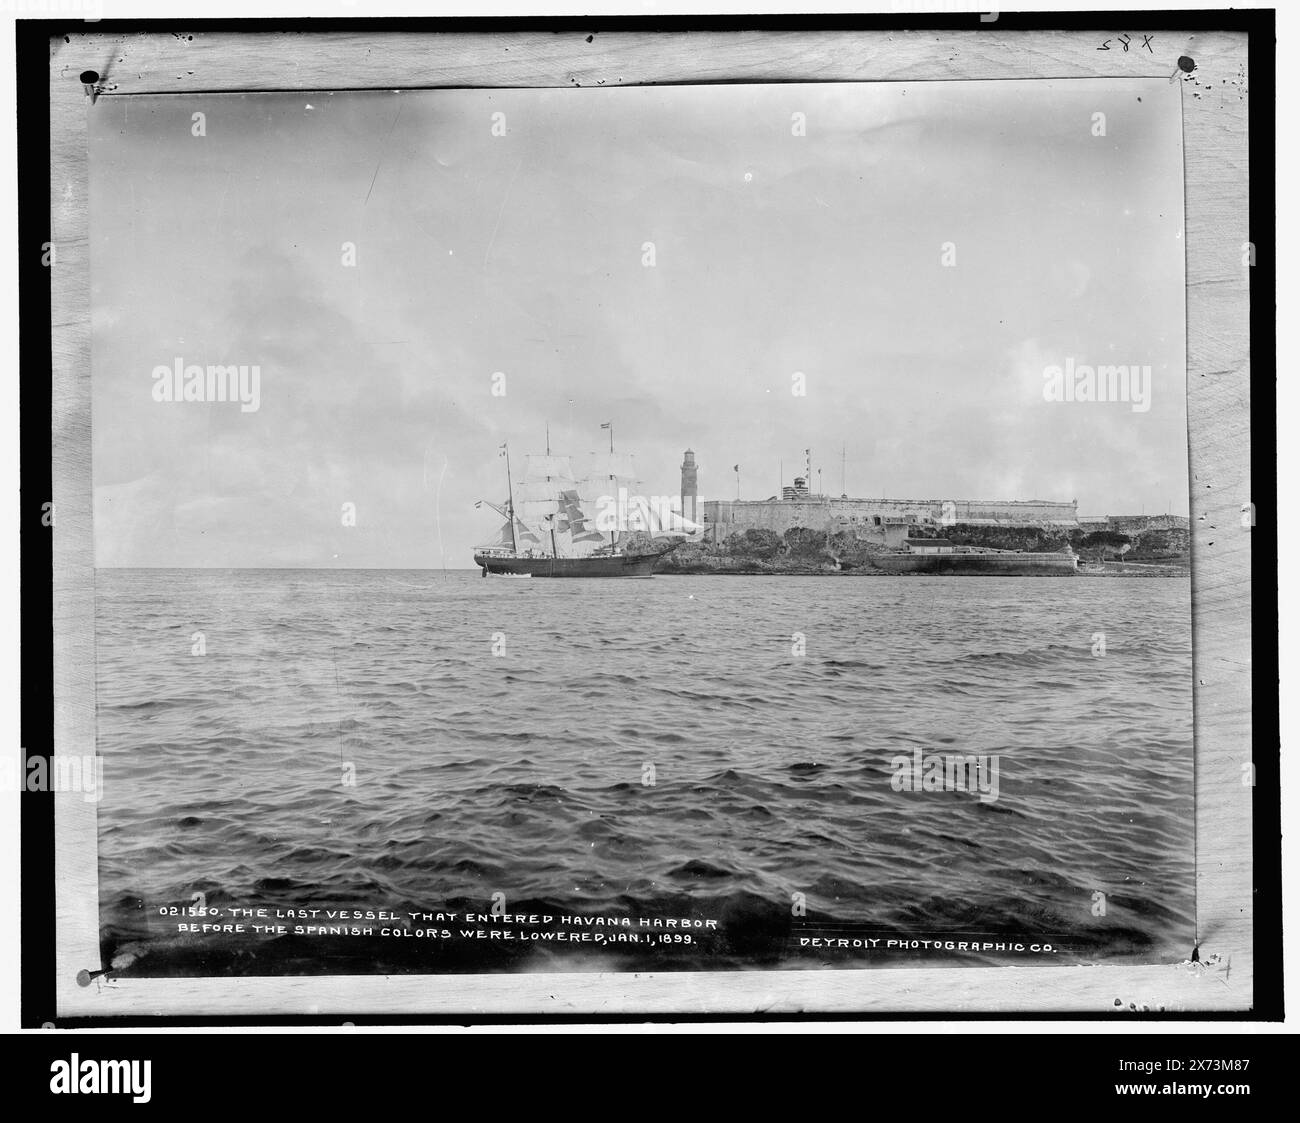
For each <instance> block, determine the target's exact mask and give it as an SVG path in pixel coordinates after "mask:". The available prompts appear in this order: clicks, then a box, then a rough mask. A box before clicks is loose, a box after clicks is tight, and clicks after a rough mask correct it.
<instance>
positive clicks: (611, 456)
mask: <svg viewBox="0 0 1300 1123" xmlns="http://www.w3.org/2000/svg"><path fill="white" fill-rule="evenodd" d="M601 428H602V429H608V430H609V459H610V462H609V466H610V467H611V468H613V467H614V422H613V421H612V420H611V421H606V422H605V423H604V424H602V425H601ZM609 478H610V479H611V480H613V481H614V484H615V488H614V491H615V496H614V498H615V501H616V502H617V500H618V494H617V493H618V487H617V484H618V478H617V477H616V476H614V475H613V474H611V475H610V477H609ZM616 533H617V532H616V531H613V530H611V531H610V532H609V548H610V551H611V552H612V551H614V550H615V549H617V546H616V545H615V543H614V538H615V535H616Z"/></svg>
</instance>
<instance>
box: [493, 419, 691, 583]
mask: <svg viewBox="0 0 1300 1123" xmlns="http://www.w3.org/2000/svg"><path fill="white" fill-rule="evenodd" d="M601 428H602V429H609V431H610V436H609V452H608V453H603V452H601V453H592V454H591V455H590V456H589V457H588V458H587V460H586V462H585V463H583V464H581V465H580V466H579V467H578V468H575V466H574V464H573V458H572V457H570V456H559V455H555V454H553V453H552V452H551V448H550V436H549V433H548V435H547V442H546V453H545V454H544V455H542V454H530V455H529V456H527V458H526V460H525V467H524V473H523V478H522V479H521V480H519V481H515V480H514V478H513V475H512V473H511V470H510V449H509V447H508V443H507V444H503V445H502V446H501V455H502V456H503V457H504V458H505V462H506V493H507V498H506V501H505V503H504V504H498V503H493V502H491V501H489V500H486V499H480V500H479V502H478V504H476V506H487V507H490V508H491V509H492V510H494V511H496V512H497V514H499V515H500V516H501V517H502V519H504V520H505V521H504V523H503V525H502V527H501V530H500V532H499V533H498V535H497V537H496V540H495V541H493V542H491V543H490V544H488V545H485V546H479V547H478V548H477V549H475V551H474V562H475V564H477V565H478V566H479V567H480V568H481V569H482V571H483V576H484V577H487V576H488V575H489V574H491V575H494V576H501V577H649V576H651V575H652V574H653V572H654V566H655V562H657V561H658V560H659V559H660V558H661V557H663V556H664V555H665V554H667V553H670V552H671V551H673V550H675V549H676V548H677V547H678V546H680V545H681V544H682V542H683V541H685V539H686V536H688V535H690V534H693V533H695V532H697V531H699V530H700V529H701V528H700V526H699V525H698V524H697V523H695V522H693V521H691V520H690V519H687V518H685V517H683V516H682V514H681V513H680V511H679V510H674V509H672V508H671V507H668V508H666V507H665V505H664V504H662V503H654V502H651V501H649V500H647V499H646V498H645V497H644V496H641V495H639V494H637V487H638V484H639V482H640V481H638V480H637V478H636V465H635V462H634V458H633V457H632V456H630V455H627V454H618V453H615V452H614V431H613V426H612V424H605V425H602V426H601Z"/></svg>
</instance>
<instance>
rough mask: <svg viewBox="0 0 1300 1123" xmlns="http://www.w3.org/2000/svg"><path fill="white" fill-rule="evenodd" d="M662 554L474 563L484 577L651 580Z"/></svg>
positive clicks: (500, 559)
mask: <svg viewBox="0 0 1300 1123" xmlns="http://www.w3.org/2000/svg"><path fill="white" fill-rule="evenodd" d="M663 553H667V551H666V550H665V551H663ZM663 553H658V554H638V555H636V556H623V555H620V556H615V557H592V558H510V557H493V556H491V555H484V554H475V555H474V561H475V562H477V563H478V566H479V568H480V569H481V570H482V571H483V576H484V577H487V576H489V575H494V576H509V577H650V576H652V575H653V573H654V567H655V562H657V561H658V560H659V559H660V558H661V557H662V556H663Z"/></svg>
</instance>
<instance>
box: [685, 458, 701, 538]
mask: <svg viewBox="0 0 1300 1123" xmlns="http://www.w3.org/2000/svg"><path fill="white" fill-rule="evenodd" d="M698 499H699V488H698V486H697V485H696V483H695V453H693V452H692V451H691V450H690V449H689V448H688V449H687V450H686V455H685V456H684V457H683V458H682V515H683V517H685V518H688V519H690V520H691V522H699V521H700V520H699V518H698V516H697V515H696V513H695V506H696V503H697V501H698Z"/></svg>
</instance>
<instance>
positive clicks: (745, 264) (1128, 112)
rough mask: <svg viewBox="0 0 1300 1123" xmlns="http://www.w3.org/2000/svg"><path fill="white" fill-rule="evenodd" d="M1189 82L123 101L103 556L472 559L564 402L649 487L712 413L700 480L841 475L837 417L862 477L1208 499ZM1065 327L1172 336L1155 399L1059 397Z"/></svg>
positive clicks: (97, 197)
mask: <svg viewBox="0 0 1300 1123" xmlns="http://www.w3.org/2000/svg"><path fill="white" fill-rule="evenodd" d="M1178 95H1179V87H1178V86H1177V85H1176V84H1174V85H1171V84H1170V83H1168V82H1166V81H1164V80H1162V79H1158V80H1142V81H1115V82H1112V81H1108V80H1073V81H1059V82H1054V83H1048V82H1013V81H1006V82H952V83H946V82H928V83H915V84H902V83H888V84H875V85H772V86H715V87H690V86H682V87H662V88H640V89H638V88H618V89H610V88H599V89H559V90H540V91H539V90H498V91H487V90H479V91H423V92H406V93H396V92H394V93H386V92H364V93H347V94H317V95H311V96H307V97H304V96H302V95H299V94H292V95H290V94H269V95H268V94H258V95H203V96H198V95H193V96H191V95H186V96H158V97H122V98H105V99H102V100H101V101H100V102H99V103H98V104H97V105H96V106H95V109H94V112H93V113H91V114H90V115H89V116H90V122H91V187H92V201H91V206H92V209H91V231H92V240H93V244H92V283H93V300H94V348H93V359H94V361H93V383H94V418H93V423H94V484H95V545H96V560H97V564H99V565H101V566H123V565H125V566H141V565H177V566H190V565H199V566H202V565H209V566H399V567H424V566H429V567H440V566H442V565H444V564H445V565H447V566H448V567H452V568H460V567H469V566H471V565H472V564H473V562H472V558H471V552H472V548H473V546H474V544H475V543H477V542H483V541H487V540H489V539H490V538H491V537H492V536H493V535H494V534H495V532H496V529H497V522H498V520H497V519H496V517H495V516H494V515H492V514H491V513H490V512H488V511H486V509H484V510H479V511H476V510H475V509H474V506H473V504H474V501H475V500H476V499H478V498H489V499H493V500H499V499H500V498H502V497H503V495H504V490H505V488H504V476H503V472H502V462H501V461H500V460H499V459H497V448H498V446H499V445H500V444H501V442H502V441H504V440H509V441H510V447H511V451H512V456H517V457H518V458H519V460H520V461H521V460H522V455H523V454H524V453H525V452H527V451H538V452H540V451H542V449H543V445H544V440H545V430H544V426H545V424H546V423H547V422H549V424H550V432H551V444H552V447H553V448H554V449H555V450H557V451H567V452H573V453H575V454H583V453H586V452H588V451H591V450H595V449H598V448H601V447H603V442H604V440H605V438H606V434H605V433H604V432H602V431H601V430H600V428H599V426H600V423H601V422H602V421H606V420H611V419H612V420H613V422H614V427H615V434H616V440H617V444H618V447H619V450H620V451H628V452H633V453H635V454H636V456H637V460H638V465H639V468H640V472H641V476H642V478H643V479H644V489H643V490H644V491H645V492H646V493H647V494H651V495H654V494H671V493H675V492H676V491H677V490H678V480H679V473H678V466H679V465H680V463H681V459H682V451H683V450H684V449H685V448H687V447H690V448H693V449H694V450H695V452H696V459H697V461H698V463H699V465H700V474H699V481H700V491H701V493H702V494H703V495H705V496H721V497H732V496H734V495H735V493H736V483H737V481H736V474H735V473H734V472H733V465H735V464H740V466H741V472H740V488H741V493H742V495H743V496H745V497H746V498H764V497H767V496H769V495H772V494H773V493H775V491H776V490H777V488H778V486H779V484H780V480H781V476H780V465H781V462H782V461H784V474H785V480H786V482H789V480H790V478H791V477H792V476H793V475H794V474H795V470H796V468H797V467H798V466H799V465H800V464H801V463H802V460H803V450H804V449H805V448H811V449H812V456H813V463H814V475H815V473H816V469H817V468H818V467H821V468H822V469H823V475H822V481H823V484H824V489H825V490H826V491H827V492H833V493H834V494H836V495H838V494H839V493H840V491H841V449H845V450H846V460H847V467H846V470H845V480H844V485H843V490H846V491H847V492H848V494H850V495H863V496H881V495H889V496H893V497H901V498H980V499H1030V498H1035V499H1060V500H1066V501H1068V500H1071V499H1076V498H1077V499H1078V501H1079V507H1080V511H1081V512H1082V513H1087V514H1106V513H1129V512H1134V513H1136V512H1139V511H1142V510H1145V511H1147V512H1148V513H1149V512H1154V511H1165V510H1166V509H1169V510H1172V511H1173V512H1174V513H1178V514H1186V512H1187V444H1186V420H1185V355H1184V339H1185V333H1184V287H1183V241H1182V231H1183V207H1182V146H1181V144H1182V142H1181V123H1180V116H1179V102H1178ZM196 113H202V114H203V115H204V116H203V118H202V130H201V131H203V132H204V133H205V134H206V135H202V136H195V135H194V133H195V131H196V129H197V126H196V125H195V118H194V114H196ZM1099 113H1100V114H1104V115H1105V135H1104V136H1098V135H1095V133H1096V131H1097V124H1096V122H1097V120H1098V118H1096V117H1095V116H1094V115H1095V114H1099ZM495 114H504V132H505V135H504V136H501V135H494V128H493V126H494V122H495V123H496V125H497V128H496V129H495V132H498V133H499V132H500V131H501V127H500V126H501V123H502V118H497V117H494V115H495ZM796 114H801V115H802V117H797V116H796ZM800 121H803V122H805V126H804V128H805V131H806V135H796V133H797V131H798V129H797V124H798V122H800ZM647 242H649V243H653V256H654V264H653V265H647V264H644V262H645V261H646V260H647V254H646V251H645V249H644V246H645V243H647ZM347 243H351V244H352V245H353V246H354V247H355V254H354V255H352V254H350V253H349V251H348V249H347V247H346V244H347ZM945 243H952V248H951V249H949V252H948V256H949V259H950V260H951V259H952V257H953V254H954V253H955V265H952V266H947V265H945V264H943V260H944V253H945ZM353 256H354V260H355V264H353V265H348V264H345V263H344V262H345V260H347V259H349V258H352V257H353ZM178 358H179V359H181V360H182V361H183V362H184V363H185V364H201V365H207V364H236V363H238V364H247V365H250V366H251V365H253V364H256V365H257V366H258V367H259V368H260V376H261V377H260V391H261V393H260V406H259V408H258V409H257V410H256V411H255V412H245V411H241V410H240V408H239V406H238V405H234V404H230V403H221V402H182V403H174V402H172V403H169V402H158V401H155V400H154V397H153V390H154V385H155V383H154V379H153V376H152V372H153V371H154V368H155V367H157V366H159V365H165V366H172V365H173V364H174V363H175V361H176V360H177V359H178ZM1067 359H1072V360H1073V361H1074V363H1075V364H1102V363H1107V364H1109V363H1123V364H1139V365H1149V366H1150V367H1151V371H1152V383H1153V386H1152V405H1151V408H1150V410H1149V411H1147V412H1136V411H1134V410H1132V409H1131V408H1130V406H1129V405H1128V404H1126V403H1122V402H1121V403H1083V402H1067V403H1062V402H1049V401H1045V400H1044V396H1043V385H1044V378H1043V370H1044V368H1045V367H1047V366H1050V365H1053V364H1055V365H1063V364H1064V363H1065V362H1066V360H1067ZM498 371H499V372H504V374H505V376H506V380H505V388H506V392H505V394H504V395H503V396H493V394H492V392H491V391H492V385H493V374H494V372H498ZM796 371H798V372H802V374H803V376H804V379H805V382H806V388H807V392H806V395H805V396H803V397H797V396H795V395H793V394H792V393H791V386H792V380H791V376H792V374H793V373H794V372H796ZM345 503H351V504H354V505H355V511H356V520H355V521H356V525H355V526H344V525H343V518H342V511H343V509H344V508H343V505H344V504H345Z"/></svg>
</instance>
